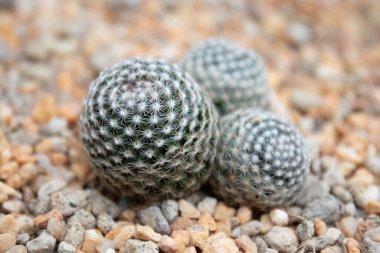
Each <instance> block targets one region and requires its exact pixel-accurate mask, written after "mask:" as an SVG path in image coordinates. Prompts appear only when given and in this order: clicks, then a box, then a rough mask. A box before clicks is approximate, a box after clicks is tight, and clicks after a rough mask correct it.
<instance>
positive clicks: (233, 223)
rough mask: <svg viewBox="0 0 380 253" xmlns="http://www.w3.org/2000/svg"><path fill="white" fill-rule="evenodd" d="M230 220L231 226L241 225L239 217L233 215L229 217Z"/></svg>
mask: <svg viewBox="0 0 380 253" xmlns="http://www.w3.org/2000/svg"><path fill="white" fill-rule="evenodd" d="M229 220H230V222H231V228H236V227H237V226H239V225H240V220H239V218H238V217H231V218H229Z"/></svg>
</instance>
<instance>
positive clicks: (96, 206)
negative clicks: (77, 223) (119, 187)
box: [90, 193, 120, 218]
mask: <svg viewBox="0 0 380 253" xmlns="http://www.w3.org/2000/svg"><path fill="white" fill-rule="evenodd" d="M90 202H91V203H92V213H93V214H94V215H95V216H98V215H99V214H101V213H108V214H109V215H110V216H111V217H112V218H116V217H117V216H118V215H119V213H120V209H119V207H118V206H117V205H116V204H115V203H114V202H113V201H111V200H109V199H108V198H106V197H103V196H102V195H100V194H98V193H93V194H92V196H91V198H90Z"/></svg>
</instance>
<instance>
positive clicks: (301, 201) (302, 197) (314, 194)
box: [296, 176, 330, 206]
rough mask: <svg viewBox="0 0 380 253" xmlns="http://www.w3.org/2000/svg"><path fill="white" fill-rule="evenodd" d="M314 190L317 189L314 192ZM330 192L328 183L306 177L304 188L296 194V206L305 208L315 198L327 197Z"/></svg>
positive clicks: (313, 177)
mask: <svg viewBox="0 0 380 253" xmlns="http://www.w3.org/2000/svg"><path fill="white" fill-rule="evenodd" d="M316 189H318V190H317V191H316ZM329 192H330V186H329V185H328V183H326V182H323V181H321V180H319V179H318V178H317V177H315V176H310V177H307V179H306V183H305V187H304V188H303V189H302V191H301V192H300V193H299V194H298V197H297V200H296V204H298V205H300V206H305V205H306V204H308V203H310V202H311V201H313V200H314V199H316V198H320V197H323V196H327V195H328V194H329Z"/></svg>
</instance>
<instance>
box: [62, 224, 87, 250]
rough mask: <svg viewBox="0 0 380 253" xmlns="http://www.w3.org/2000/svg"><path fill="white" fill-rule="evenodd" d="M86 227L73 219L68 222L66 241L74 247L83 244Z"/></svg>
mask: <svg viewBox="0 0 380 253" xmlns="http://www.w3.org/2000/svg"><path fill="white" fill-rule="evenodd" d="M84 232H85V229H84V227H83V226H82V225H81V224H80V223H79V222H76V221H72V222H70V223H69V224H67V230H66V235H65V239H64V241H65V242H67V243H68V244H71V245H73V246H74V247H79V246H80V245H82V243H83V240H84Z"/></svg>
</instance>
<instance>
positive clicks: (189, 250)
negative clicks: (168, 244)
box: [183, 246, 197, 253]
mask: <svg viewBox="0 0 380 253" xmlns="http://www.w3.org/2000/svg"><path fill="white" fill-rule="evenodd" d="M183 253H197V250H196V249H195V247H193V246H191V247H188V248H186V249H185V250H184V251H183Z"/></svg>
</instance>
